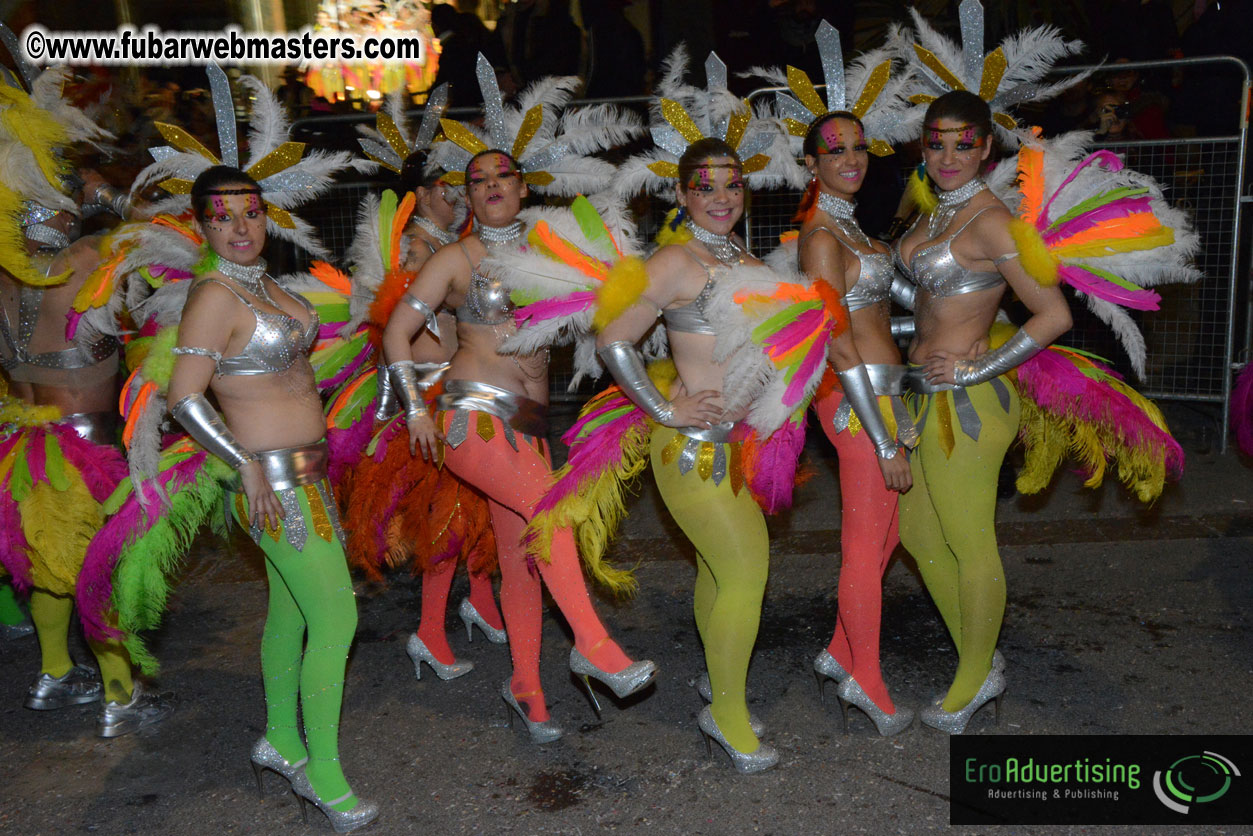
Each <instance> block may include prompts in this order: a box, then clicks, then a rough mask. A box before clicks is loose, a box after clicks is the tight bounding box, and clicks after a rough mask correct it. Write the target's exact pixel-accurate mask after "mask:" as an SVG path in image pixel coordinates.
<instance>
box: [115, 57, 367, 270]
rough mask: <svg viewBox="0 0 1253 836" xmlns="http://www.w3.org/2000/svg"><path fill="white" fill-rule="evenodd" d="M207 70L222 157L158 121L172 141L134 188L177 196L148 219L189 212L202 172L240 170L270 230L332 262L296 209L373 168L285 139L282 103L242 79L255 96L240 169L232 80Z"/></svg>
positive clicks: (159, 205)
mask: <svg viewBox="0 0 1253 836" xmlns="http://www.w3.org/2000/svg"><path fill="white" fill-rule="evenodd" d="M205 69H206V71H207V72H208V74H209V86H210V88H211V90H212V93H213V109H214V111H215V115H216V117H217V133H218V145H219V147H220V148H221V152H222V156H221V159H220V160H219V158H218V157H216V156H214V154H213V153H212V152H211V151H210V150H209V149H208V148H206V147H205V146H204V145H202V144H201V143H200V142H199V141H198V140H197V139H196V138H195V137H193V136H192V135H191V134H189V133H187V131H185V130H183V129H182V128H180V127H178V126H177V125H169V124H166V123H163V122H158V123H157V129H158V130H160V131H161V135H162V136H163V137H165V140H166V142H168V143H170V144H169V145H162V146H159V147H157V148H153V149H150V151H149V153H151V154H152V157H153V160H154V162H153V163H152V164H151V165H149V166H148V167H147V168H145V169H144V170H143V171H141V172H140V173H139V176H138V177H137V178H135V185H134V186H133V187H132V188H133V190H135V191H138V190H142V189H144V188H145V187H147V186H148V185H150V184H152V183H157V184H158V185H160V186H161V188H163V189H165V190H166V191H167V192H170V193H171V195H172V196H171V197H169V198H167V199H165V200H162V201H158V202H157V203H156V204H154V205H153V206H152V207H151V208H150V209H149V212H150V214H153V215H155V214H159V213H162V212H169V213H172V214H179V213H181V212H185V211H187V210H188V209H190V208H191V198H190V196H189V195H190V193H191V186H192V182H193V181H194V180H195V179H196V177H197V176H198V175H199V174H200V173H201V172H203V171H204V170H205V169H207V168H209V167H210V166H214V165H229V166H233V167H235V168H239V169H242V170H243V171H244V172H245V173H246V174H248V176H250V177H252V179H254V180H256V181H257V183H258V185H260V186H261V197H262V200H264V201H265V204H266V212H267V216H266V231H267V232H268V233H269V234H270V235H273V236H275V237H277V238H282V239H283V240H285V241H290V242H292V243H293V244H295V245H296V246H298V247H301V248H303V249H305V250H308V251H309V252H310V253H312V254H314V255H316V256H320V257H322V258H329V257H330V254H329V253H328V252H327V250H326V248H325V247H324V246H322V244H321V242H320V241H318V239H317V236H316V235H315V234H314V230H313V227H312V226H310V225H309V224H308V223H307V222H305V221H303V220H301V219H300V218H299V217H297V216H296V215H295V214H293V212H294V210H296V209H298V208H299V207H301V206H303V205H304V204H306V203H308V202H310V201H311V200H313V199H314V198H316V197H318V196H319V195H321V194H322V193H323V192H325V191H326V190H327V188H329V187H330V184H331V178H332V177H333V176H334V175H335V174H338V173H339V172H341V171H343V170H345V169H348V168H353V169H356V170H358V171H371V170H373V169H374V167H375V163H373V162H370V161H367V160H358V159H354V158H353V156H352V154H350V153H348V152H347V151H334V152H327V151H312V152H309V153H305V144H304V143H303V142H291V141H289V140H288V136H289V133H290V130H291V123H290V122H289V120H288V118H287V114H286V113H285V112H284V111H283V108H282V106H281V105H280V104H279V102H278V99H277V98H276V97H275V96H274V94H273V93H272V92H270V89H269V88H268V87H266V86H265V84H264V83H263V82H262V81H261V80H260V79H258V78H254V77H253V76H244V77H243V78H242V79H240V81H241V82H242V83H243V84H244V86H245V87H247V88H248V90H249V92H251V93H252V94H253V97H254V102H253V108H252V118H251V120H250V125H251V129H250V131H249V134H248V154H249V159H248V163H247V164H246V165H241V164H240V158H239V137H238V134H237V132H236V127H235V105H234V102H233V100H232V98H231V90H230V82H229V81H228V80H227V78H226V74H225V73H224V72H222V70H221V68H219V67H217V66H216V65H213V64H210V65H209V66H208V67H206V68H205Z"/></svg>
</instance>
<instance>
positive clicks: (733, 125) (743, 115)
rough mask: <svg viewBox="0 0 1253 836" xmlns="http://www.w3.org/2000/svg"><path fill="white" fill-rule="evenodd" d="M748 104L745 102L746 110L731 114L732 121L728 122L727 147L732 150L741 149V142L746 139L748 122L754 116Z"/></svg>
mask: <svg viewBox="0 0 1253 836" xmlns="http://www.w3.org/2000/svg"><path fill="white" fill-rule="evenodd" d="M749 107H750V106H749V104H748V102H744V110H737V111H735V113H733V114H731V119H730V121H728V122H727V145H730V146H731V147H732V148H739V147H740V140H742V139H743V138H744V131H745V130H747V129H748V120H749V117H750V116H751V115H752V111H751V110H750V109H749Z"/></svg>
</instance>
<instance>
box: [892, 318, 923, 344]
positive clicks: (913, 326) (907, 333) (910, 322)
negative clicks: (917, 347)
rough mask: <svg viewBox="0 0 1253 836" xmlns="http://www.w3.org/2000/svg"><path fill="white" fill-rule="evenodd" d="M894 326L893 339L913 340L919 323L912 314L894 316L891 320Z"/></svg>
mask: <svg viewBox="0 0 1253 836" xmlns="http://www.w3.org/2000/svg"><path fill="white" fill-rule="evenodd" d="M890 322H891V328H892V339H894V340H912V339H913V338H914V332H915V331H916V330H917V323H916V322H915V321H914V318H913V317H912V316H894V317H892V318H891V320H890Z"/></svg>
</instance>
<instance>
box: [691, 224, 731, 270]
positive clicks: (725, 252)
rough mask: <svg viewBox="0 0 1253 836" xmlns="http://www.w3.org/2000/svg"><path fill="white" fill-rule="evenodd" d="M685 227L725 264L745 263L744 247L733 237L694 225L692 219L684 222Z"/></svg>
mask: <svg viewBox="0 0 1253 836" xmlns="http://www.w3.org/2000/svg"><path fill="white" fill-rule="evenodd" d="M683 225H684V226H686V227H687V230H688V232H690V233H692V237H693V238H695V239H696V240H697V241H700V242H701V243H702V244H704V245H705V249H707V250H709V252H710V253H711V254H712V255H713V257H714V258H716V259H718V260H719V261H721V262H722V263H723V264H726V265H729V266H730V265H735V264H740V263H742V262H743V261H744V255H745V250H744V247H743V246H741V245H740V242H739V241H737V240H735V238H734V237H733V236H731V235H719V234H718V233H716V232H710V231H709V230H707V229H705V228H704V227H703V226H700V225H699V224H694V223H692V221H691V219H690V218H689V219H688V220H686V221H684V222H683Z"/></svg>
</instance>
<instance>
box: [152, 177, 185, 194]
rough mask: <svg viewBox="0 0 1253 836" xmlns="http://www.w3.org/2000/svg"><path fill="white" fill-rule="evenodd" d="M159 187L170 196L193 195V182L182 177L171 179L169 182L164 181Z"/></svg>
mask: <svg viewBox="0 0 1253 836" xmlns="http://www.w3.org/2000/svg"><path fill="white" fill-rule="evenodd" d="M157 185H158V186H160V187H161V188H163V189H165V190H166V191H167V192H169V193H170V194H191V181H190V180H184V179H182V178H181V177H171V178H170V179H169V180H162V181H161V182H160V183H157Z"/></svg>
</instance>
